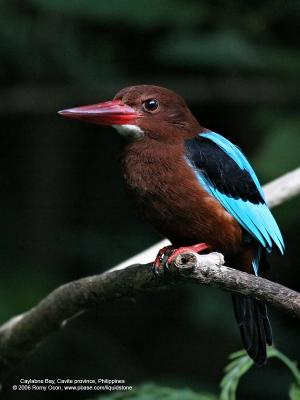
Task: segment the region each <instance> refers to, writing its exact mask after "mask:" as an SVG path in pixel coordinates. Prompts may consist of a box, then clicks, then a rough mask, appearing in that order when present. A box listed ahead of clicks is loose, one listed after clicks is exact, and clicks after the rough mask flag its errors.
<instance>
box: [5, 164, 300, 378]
mask: <svg viewBox="0 0 300 400" xmlns="http://www.w3.org/2000/svg"><path fill="white" fill-rule="evenodd" d="M266 189H267V193H269V195H268V197H267V200H268V202H269V204H270V205H278V204H280V203H281V202H283V201H285V200H287V199H288V198H290V197H292V196H295V195H296V194H299V193H300V169H298V170H295V171H293V172H292V173H289V174H287V175H285V176H283V177H281V178H279V179H278V180H276V181H274V182H272V183H270V184H269V185H267V187H266ZM141 254H142V253H141ZM223 263H224V259H223V256H222V254H220V253H210V254H208V255H198V254H196V253H186V254H184V255H181V256H178V257H177V258H176V259H175V261H174V263H173V264H172V265H171V268H170V272H169V273H168V274H166V275H165V276H163V277H162V279H157V278H155V277H154V276H153V274H152V270H151V264H146V265H142V264H134V265H130V266H126V267H124V265H123V264H122V265H119V266H117V267H115V268H113V269H111V270H109V271H107V272H105V273H103V274H101V275H95V276H90V277H86V278H82V279H79V280H77V281H73V282H70V283H67V284H65V285H62V286H60V287H58V288H57V289H55V290H54V291H53V292H52V293H50V294H49V295H48V296H47V297H46V298H45V299H43V300H42V301H41V302H40V303H39V304H37V305H36V306H35V307H33V308H32V309H31V310H29V311H27V312H25V313H24V314H21V315H18V316H16V317H14V318H12V319H10V320H9V321H8V322H6V323H5V324H3V325H2V326H1V327H0V379H1V380H3V379H4V378H5V376H6V375H7V374H8V373H9V371H10V370H11V369H12V368H13V367H14V366H15V365H16V364H17V363H18V362H19V361H21V360H22V359H23V358H24V357H26V355H28V353H30V352H31V351H32V350H33V349H34V348H35V347H36V346H37V345H38V344H39V343H40V342H41V341H42V340H44V339H45V338H46V337H47V336H49V335H50V334H51V333H53V332H55V331H56V330H58V329H59V328H61V327H63V326H64V325H65V323H66V322H67V321H68V320H69V319H70V318H73V317H74V316H77V315H78V314H80V313H82V312H85V311H86V310H88V309H89V308H91V307H94V306H96V305H97V304H99V303H100V302H106V301H110V300H113V299H118V298H120V297H123V296H130V297H132V296H136V295H138V294H139V293H143V292H145V291H149V290H155V289H159V288H166V287H170V286H172V285H174V284H180V283H183V282H186V281H187V282H192V283H196V284H201V285H206V286H213V287H217V288H220V289H223V290H226V291H230V292H236V293H241V294H245V295H249V296H253V297H256V298H257V299H261V300H264V301H265V302H268V303H270V304H272V305H274V306H276V307H278V308H280V309H282V310H285V311H287V312H289V313H291V314H293V315H295V316H297V317H298V318H300V294H299V293H297V292H295V291H293V290H291V289H288V288H286V287H284V286H282V285H279V284H277V283H274V282H271V281H269V280H267V279H263V278H259V277H255V276H253V275H249V274H247V273H244V272H240V271H238V270H235V269H232V268H228V267H226V266H224V265H223ZM127 265H128V264H127Z"/></svg>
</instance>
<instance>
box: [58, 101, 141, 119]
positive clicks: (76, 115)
mask: <svg viewBox="0 0 300 400" xmlns="http://www.w3.org/2000/svg"><path fill="white" fill-rule="evenodd" d="M58 114H60V115H62V116H63V117H65V118H70V119H78V120H80V121H87V122H92V123H94V124H98V125H124V124H132V123H134V121H135V119H136V117H137V112H136V111H135V110H134V109H133V108H132V107H130V106H128V105H126V104H124V103H123V102H122V101H121V100H112V101H105V102H103V103H98V104H92V105H89V106H82V107H75V108H69V109H67V110H62V111H58Z"/></svg>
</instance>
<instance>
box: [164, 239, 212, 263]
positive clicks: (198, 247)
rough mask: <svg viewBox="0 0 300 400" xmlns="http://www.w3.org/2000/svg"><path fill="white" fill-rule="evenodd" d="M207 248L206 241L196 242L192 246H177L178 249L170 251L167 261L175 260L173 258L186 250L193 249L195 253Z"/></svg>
mask: <svg viewBox="0 0 300 400" xmlns="http://www.w3.org/2000/svg"><path fill="white" fill-rule="evenodd" d="M208 248H209V246H208V244H206V243H197V244H194V245H193V246H187V247H179V248H178V249H176V250H174V251H173V252H172V254H171V255H170V256H169V257H168V261H167V262H168V263H171V262H172V261H174V260H175V258H176V257H177V256H178V255H179V254H183V253H186V252H188V251H194V252H195V253H201V252H202V251H203V250H207V249H208Z"/></svg>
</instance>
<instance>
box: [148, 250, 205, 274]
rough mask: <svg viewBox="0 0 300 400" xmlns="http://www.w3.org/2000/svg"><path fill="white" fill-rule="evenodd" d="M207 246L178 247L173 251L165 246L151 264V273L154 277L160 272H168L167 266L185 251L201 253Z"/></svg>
mask: <svg viewBox="0 0 300 400" xmlns="http://www.w3.org/2000/svg"><path fill="white" fill-rule="evenodd" d="M208 248H209V246H208V244H206V243H197V244H194V245H193V246H186V247H179V248H178V249H174V247H173V246H166V247H163V248H162V249H160V250H159V252H158V254H157V256H156V258H155V261H154V263H153V272H154V274H155V275H159V274H160V273H161V272H165V271H167V270H168V267H169V264H170V263H171V262H172V261H174V260H175V258H176V257H177V256H178V255H179V254H182V253H186V252H187V251H195V252H196V253H201V252H202V251H203V250H206V249H208Z"/></svg>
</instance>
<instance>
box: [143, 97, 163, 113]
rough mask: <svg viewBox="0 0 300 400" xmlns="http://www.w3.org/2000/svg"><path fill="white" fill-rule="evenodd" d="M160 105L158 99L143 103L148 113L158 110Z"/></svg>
mask: <svg viewBox="0 0 300 400" xmlns="http://www.w3.org/2000/svg"><path fill="white" fill-rule="evenodd" d="M158 106H159V103H158V101H157V100H156V99H149V100H145V101H144V102H143V107H144V109H145V110H146V111H148V112H153V111H155V110H157V109H158Z"/></svg>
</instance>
